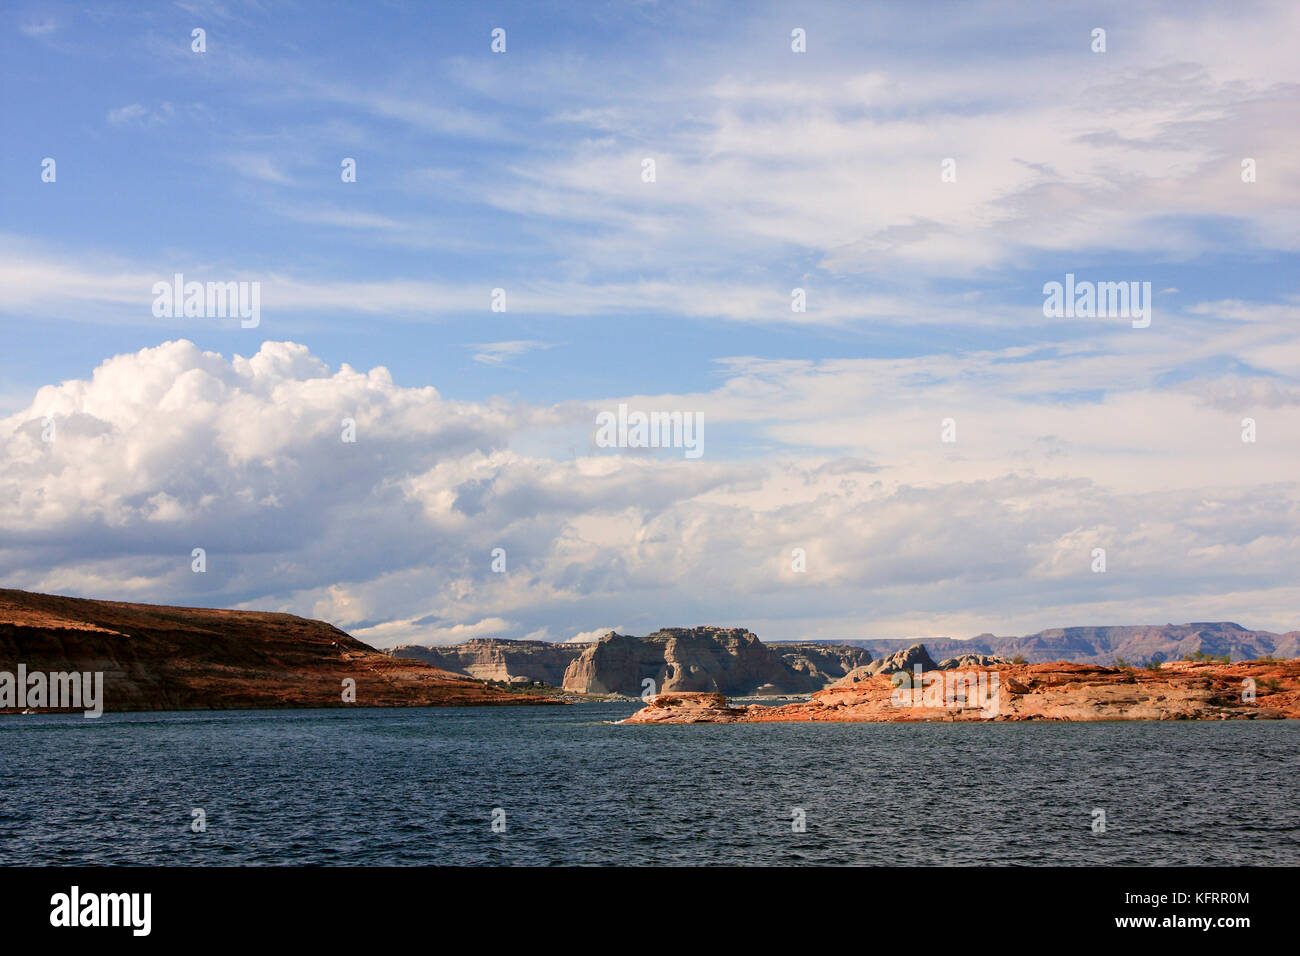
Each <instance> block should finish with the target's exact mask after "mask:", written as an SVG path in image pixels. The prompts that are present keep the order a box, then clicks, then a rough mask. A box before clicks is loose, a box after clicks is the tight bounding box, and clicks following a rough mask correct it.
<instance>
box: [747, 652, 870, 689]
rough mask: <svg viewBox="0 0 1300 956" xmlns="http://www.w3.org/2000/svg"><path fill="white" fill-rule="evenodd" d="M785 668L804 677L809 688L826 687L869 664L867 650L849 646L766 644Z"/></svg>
mask: <svg viewBox="0 0 1300 956" xmlns="http://www.w3.org/2000/svg"><path fill="white" fill-rule="evenodd" d="M767 646H768V647H770V648H771V649H772V653H774V654H775V655H776V656H777V657H779V658H780V659H781V660H782V661H783V662H784V663H785V665H786V666H787V667H789V668H790V669H791V670H793V671H794V672H795V673H797V674H802V675H804V676H805V677H807V678H808V681H809V684H810V685H811V686H813V687H826V686H827V685H829V684H833V683H835V681H837V680H840V679H841V678H843V677H844V675H845V674H847V673H849V672H850V671H852V670H853V669H854V668H856V667H865V666H866V665H868V664H870V663H871V660H872V654H871V651H870V650H868V649H867V648H865V647H859V646H857V645H853V644H817V643H814V642H811V641H809V642H803V643H795V642H791V643H769V644H768V645H767Z"/></svg>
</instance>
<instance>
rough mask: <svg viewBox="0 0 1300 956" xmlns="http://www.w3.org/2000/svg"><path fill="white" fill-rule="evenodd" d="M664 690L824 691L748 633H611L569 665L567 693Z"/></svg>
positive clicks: (694, 629)
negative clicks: (651, 687)
mask: <svg viewBox="0 0 1300 956" xmlns="http://www.w3.org/2000/svg"><path fill="white" fill-rule="evenodd" d="M646 679H650V680H653V681H654V686H655V689H656V690H658V691H713V692H715V693H720V694H733V695H739V694H755V693H760V694H761V693H803V692H807V691H811V690H815V689H816V688H818V687H820V686H822V683H821V682H820V681H814V679H813V678H812V677H811V676H810V675H809V674H807V673H800V672H799V671H796V670H795V669H794V668H792V667H790V666H789V665H788V664H787V663H786V662H784V661H783V660H782V659H781V658H780V657H778V656H777V655H776V654H775V653H773V651H772V648H771V647H770V646H769V645H766V644H764V643H763V642H762V641H760V640H759V639H758V638H757V637H756V636H755V635H754V634H752V633H751V632H749V631H747V630H744V629H743V628H722V627H691V628H684V627H672V628H664V629H663V630H660V631H656V632H655V633H653V634H649V635H647V636H645V637H631V636H629V635H627V634H616V633H614V632H613V631H610V632H609V633H608V634H606V635H605V636H604V637H602V638H601V639H600V640H599V641H596V642H595V643H594V644H588V645H587V646H586V649H585V650H583V651H582V653H581V654H579V655H578V657H577V658H575V659H574V661H573V662H572V663H571V664H570V665H569V667H568V670H567V671H566V672H565V675H564V689H565V690H568V691H573V692H576V693H586V694H627V695H629V696H634V697H635V696H640V694H641V693H642V691H643V689H644V688H645V686H646V685H645V684H644V681H645V680H646Z"/></svg>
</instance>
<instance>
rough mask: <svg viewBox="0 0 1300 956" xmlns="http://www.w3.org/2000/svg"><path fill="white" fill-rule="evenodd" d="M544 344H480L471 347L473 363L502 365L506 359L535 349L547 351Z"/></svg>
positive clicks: (532, 342) (523, 340)
mask: <svg viewBox="0 0 1300 956" xmlns="http://www.w3.org/2000/svg"><path fill="white" fill-rule="evenodd" d="M550 347H551V346H550V345H549V344H548V343H546V342H538V341H535V340H533V339H515V340H512V341H509V342H480V343H479V344H477V345H471V346H469V348H471V349H474V361H475V362H478V363H479V364H480V365H504V364H505V363H506V360H507V359H512V358H517V357H518V356H520V355H523V354H525V353H526V352H532V351H534V350H535V349H549V348H550Z"/></svg>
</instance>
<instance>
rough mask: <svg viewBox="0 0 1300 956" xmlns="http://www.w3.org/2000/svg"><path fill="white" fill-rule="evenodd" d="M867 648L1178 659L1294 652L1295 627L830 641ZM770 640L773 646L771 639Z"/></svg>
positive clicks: (1206, 625) (880, 653)
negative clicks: (1283, 629)
mask: <svg viewBox="0 0 1300 956" xmlns="http://www.w3.org/2000/svg"><path fill="white" fill-rule="evenodd" d="M827 643H835V644H845V645H849V646H853V647H862V648H867V649H869V650H870V651H871V653H872V656H873V658H881V657H885V656H887V655H889V654H892V653H894V652H895V651H898V650H901V649H902V648H904V647H907V646H908V645H910V644H917V643H923V644H925V646H926V648H927V649H928V650H929V651H930V653H931V654H932V655H933V656H934V657H935V658H939V657H941V656H943V657H947V656H950V655H956V654H967V653H970V654H998V655H1001V656H1002V657H1015V656H1016V655H1022V656H1023V657H1024V658H1025V660H1026V661H1028V662H1029V663H1031V664H1034V663H1038V662H1041V661H1074V662H1076V663H1080V664H1105V665H1109V664H1112V663H1114V661H1115V659H1116V658H1122V659H1124V660H1126V661H1129V662H1131V663H1137V662H1145V661H1149V660H1151V659H1152V658H1158V659H1160V660H1165V661H1172V660H1181V659H1182V658H1183V657H1185V656H1187V655H1188V654H1194V653H1196V652H1197V651H1203V652H1205V653H1206V654H1209V655H1211V656H1214V657H1223V656H1225V655H1226V656H1228V657H1230V658H1232V660H1234V661H1241V660H1254V659H1256V658H1259V657H1265V656H1269V655H1271V656H1273V657H1285V658H1291V657H1300V631H1287V632H1286V633H1285V634H1274V633H1272V632H1271V631H1251V630H1248V629H1246V628H1244V627H1242V626H1241V625H1240V624H1233V623H1232V622H1230V621H1217V622H1202V623H1192V624H1136V625H1113V626H1104V627H1053V628H1049V629H1048V630H1046V631H1039V632H1038V633H1037V634H1027V635H1025V636H1024V637H996V636H994V635H993V634H980V635H978V636H976V637H972V638H969V639H965V640H962V639H958V638H951V637H927V638H914V637H912V638H896V639H886V640H869V641H856V640H849V641H834V642H827ZM773 646H774V647H775V646H779V645H778V644H773Z"/></svg>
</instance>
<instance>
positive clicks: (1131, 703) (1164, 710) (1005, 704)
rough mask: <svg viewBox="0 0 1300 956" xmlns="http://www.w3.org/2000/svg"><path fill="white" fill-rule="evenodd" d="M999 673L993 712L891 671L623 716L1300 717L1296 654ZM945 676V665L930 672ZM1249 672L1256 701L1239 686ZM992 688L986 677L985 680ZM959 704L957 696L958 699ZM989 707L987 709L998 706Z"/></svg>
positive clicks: (654, 705)
mask: <svg viewBox="0 0 1300 956" xmlns="http://www.w3.org/2000/svg"><path fill="white" fill-rule="evenodd" d="M980 670H983V671H987V672H988V673H989V674H990V675H991V674H992V673H995V672H996V674H997V677H998V697H997V707H996V716H994V717H988V716H985V715H984V714H983V713H982V712H981V709H980V707H978V706H975V705H974V704H973V703H972V705H971V706H953V707H925V706H911V707H908V706H898V705H896V704H895V703H893V702H892V700H891V697H892V695H893V694H894V691H895V685H894V684H892V683H891V682H890V678H889V677H888V676H887V675H874V676H865V677H861V678H859V679H856V680H855V679H853V677H852V676H850V677H849V678H845V679H844V680H842V681H840V682H839V683H838V684H836V685H835V686H832V687H828V688H826V689H825V690H822V691H818V692H817V693H815V694H813V695H812V697H811V698H810V699H809V700H807V701H800V702H796V703H790V704H785V705H783V706H780V707H764V706H762V705H759V704H751V705H750V706H748V707H731V706H729V705H728V702H727V698H726V697H724V696H723V695H722V694H707V693H667V694H659V695H657V696H655V697H652V698H650V699H649V701H648V703H647V705H646V706H645V707H643V708H642V709H641V710H639V711H637V712H636V713H635V714H633V715H632V716H631V717H629V718H627V719H626V720H624V721H623V723H625V724H701V723H709V724H732V723H771V722H801V721H837V722H851V721H867V722H869V721H874V722H885V721H889V722H897V721H918V720H920V721H968V720H990V719H992V720H1079V721H1084V720H1087V721H1094V720H1234V719H1246V720H1249V719H1281V718H1290V719H1295V718H1298V717H1300V659H1295V660H1286V661H1241V662H1238V663H1234V664H1211V663H1193V662H1187V661H1177V662H1172V663H1166V664H1164V665H1163V666H1162V667H1161V668H1160V669H1159V670H1146V669H1142V668H1116V667H1099V666H1096V665H1091V664H1072V663H1068V662H1065V661H1054V662H1051V663H1043V664H1019V665H998V666H990V667H985V668H971V669H970V671H971V672H973V673H978V672H979V671H980ZM926 673H927V674H929V673H933V674H938V675H942V674H944V673H946V672H944V671H933V672H926ZM1247 679H1253V680H1254V690H1255V699H1254V700H1249V699H1247V698H1248V695H1246V694H1245V693H1244V691H1245V689H1246V686H1247V685H1246V684H1245V683H1244V682H1245V681H1246V680H1247ZM989 681H990V684H989V686H991V678H989ZM959 703H960V701H959ZM989 703H990V706H989V708H988V710H989V711H990V712H992V711H993V710H994V708H993V707H992V706H991V701H990V702H989Z"/></svg>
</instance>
